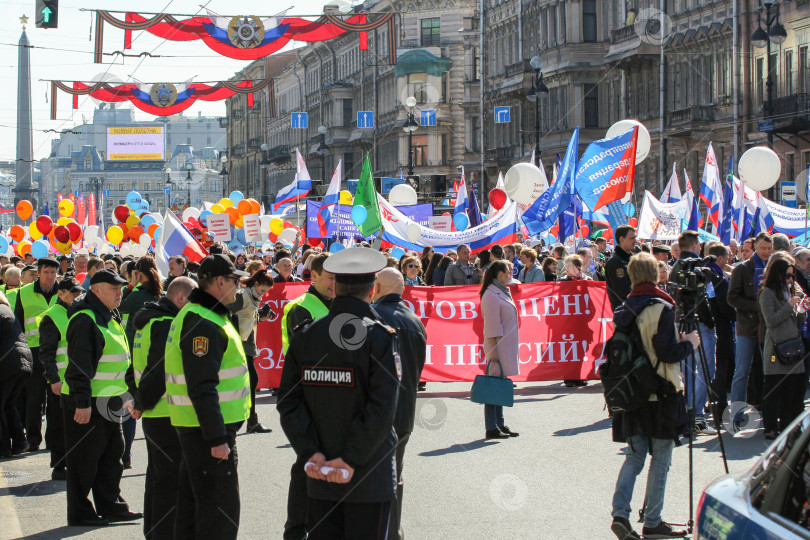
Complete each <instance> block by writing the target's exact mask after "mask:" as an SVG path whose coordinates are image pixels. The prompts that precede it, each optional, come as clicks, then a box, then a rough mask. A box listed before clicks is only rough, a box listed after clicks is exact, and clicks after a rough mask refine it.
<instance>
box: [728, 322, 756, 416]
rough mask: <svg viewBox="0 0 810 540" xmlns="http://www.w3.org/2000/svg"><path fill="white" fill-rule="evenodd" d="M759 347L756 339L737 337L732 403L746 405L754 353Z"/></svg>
mask: <svg viewBox="0 0 810 540" xmlns="http://www.w3.org/2000/svg"><path fill="white" fill-rule="evenodd" d="M757 347H759V341H758V340H757V338H755V337H745V336H740V335H738V336H737V352H736V354H735V355H734V379H732V381H731V401H732V403H733V402H735V401H739V402H740V403H745V401H746V397H745V396H746V390H747V388H748V374H749V373H750V372H751V362H752V361H753V359H754V351H755V350H756V348H757Z"/></svg>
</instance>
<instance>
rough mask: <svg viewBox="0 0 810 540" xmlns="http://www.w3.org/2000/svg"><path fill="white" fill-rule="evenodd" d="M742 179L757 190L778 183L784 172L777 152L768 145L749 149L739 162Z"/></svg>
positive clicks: (738, 167)
mask: <svg viewBox="0 0 810 540" xmlns="http://www.w3.org/2000/svg"><path fill="white" fill-rule="evenodd" d="M737 170H738V171H739V172H740V180H742V181H743V182H745V185H746V186H748V187H750V188H751V189H753V190H755V191H763V190H765V189H768V188H770V187H773V185H774V184H775V183H776V181H777V180H779V176H780V175H781V174H782V163H781V162H780V161H779V156H777V155H776V152H774V151H773V150H771V149H770V148H768V147H767V146H755V147H754V148H750V149H749V150H747V151H746V152H745V153H744V154H743V155H742V157H741V158H740V162H739V163H738V164H737Z"/></svg>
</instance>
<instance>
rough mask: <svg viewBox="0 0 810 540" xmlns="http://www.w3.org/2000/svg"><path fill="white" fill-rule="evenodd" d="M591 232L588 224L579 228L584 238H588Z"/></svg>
mask: <svg viewBox="0 0 810 540" xmlns="http://www.w3.org/2000/svg"><path fill="white" fill-rule="evenodd" d="M589 232H591V230H590V229H589V228H588V226H587V225H583V226H582V227H580V228H579V234H580V236H582V238H587V237H588V233H589Z"/></svg>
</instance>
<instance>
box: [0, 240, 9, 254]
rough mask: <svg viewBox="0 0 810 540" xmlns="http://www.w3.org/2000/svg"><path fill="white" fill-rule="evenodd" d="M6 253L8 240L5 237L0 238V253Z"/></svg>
mask: <svg viewBox="0 0 810 540" xmlns="http://www.w3.org/2000/svg"><path fill="white" fill-rule="evenodd" d="M7 251H8V238H6V237H5V236H0V253H6V252H7Z"/></svg>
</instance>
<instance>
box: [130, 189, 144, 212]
mask: <svg viewBox="0 0 810 540" xmlns="http://www.w3.org/2000/svg"><path fill="white" fill-rule="evenodd" d="M126 202H127V206H129V207H130V208H132V209H133V210H135V209H137V208H140V207H141V202H143V198H142V197H141V194H140V193H138V192H137V191H130V192H129V193H127V198H126Z"/></svg>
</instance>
